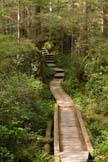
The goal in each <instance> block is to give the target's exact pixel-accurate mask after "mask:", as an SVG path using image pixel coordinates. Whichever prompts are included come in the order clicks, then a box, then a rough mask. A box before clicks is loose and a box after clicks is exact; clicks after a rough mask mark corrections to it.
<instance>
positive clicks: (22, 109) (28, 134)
mask: <svg viewBox="0 0 108 162" xmlns="http://www.w3.org/2000/svg"><path fill="white" fill-rule="evenodd" d="M0 82H1V85H0V94H1V95H0V132H1V133H0V149H1V154H0V161H1V162H2V161H3V162H5V161H6V162H7V161H9V160H10V161H11V162H13V161H25V162H31V161H33V159H35V158H36V151H35V152H34V151H33V150H34V148H36V147H39V146H38V141H37V139H36V132H38V131H39V130H44V129H45V128H46V123H47V120H48V118H49V117H52V114H53V110H52V105H53V101H52V99H51V95H49V90H47V89H48V87H47V86H45V85H44V84H43V83H42V82H41V81H40V80H35V79H34V78H31V77H28V76H27V75H25V74H21V73H18V74H16V73H14V75H11V76H10V77H7V78H6V79H3V80H2V79H1V80H0ZM46 92H47V95H49V99H48V100H47V98H46V96H47V95H46V96H45V94H46ZM49 101H50V102H49ZM40 132H42V133H43V131H40ZM32 136H33V137H34V139H35V142H34V141H33V143H32ZM34 145H35V146H34ZM30 150H31V151H30ZM10 161H9V162H10Z"/></svg>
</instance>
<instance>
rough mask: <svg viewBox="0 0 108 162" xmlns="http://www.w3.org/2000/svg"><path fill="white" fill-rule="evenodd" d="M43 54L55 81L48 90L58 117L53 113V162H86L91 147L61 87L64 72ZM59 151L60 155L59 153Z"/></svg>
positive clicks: (74, 109)
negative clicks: (52, 71) (56, 108)
mask: <svg viewBox="0 0 108 162" xmlns="http://www.w3.org/2000/svg"><path fill="white" fill-rule="evenodd" d="M43 53H47V57H46V58H47V64H48V66H49V67H50V68H52V69H53V70H55V71H56V74H55V79H53V81H51V83H50V90H51V92H52V94H53V96H54V97H55V99H56V102H57V105H58V109H59V114H58V115H59V116H58V117H57V113H55V114H56V116H55V118H54V120H55V127H54V129H56V130H54V132H55V134H56V135H55V138H54V140H56V141H55V142H54V143H55V149H54V151H55V157H56V158H55V162H87V160H88V154H89V150H92V146H91V145H90V141H89V140H88V136H87V133H86V130H85V127H84V125H83V124H82V119H81V118H80V119H78V118H79V117H80V114H79V113H78V111H76V106H75V105H74V103H73V101H72V99H71V97H70V96H69V95H68V94H66V92H64V90H63V89H62V87H61V81H62V79H63V77H64V70H63V69H61V68H57V67H56V65H55V64H54V60H53V59H54V56H53V55H49V54H48V51H46V50H45V49H43ZM56 120H58V121H56ZM58 129H59V131H58ZM84 134H86V137H87V139H85V138H86V137H84ZM88 141H89V142H88ZM86 143H87V144H86ZM59 144H60V145H59ZM59 146H60V147H59ZM86 146H87V147H86ZM88 148H89V150H88ZM61 151H62V153H60V152H61ZM58 153H60V155H59V154H58Z"/></svg>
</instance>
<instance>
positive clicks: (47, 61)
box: [46, 60, 55, 64]
mask: <svg viewBox="0 0 108 162" xmlns="http://www.w3.org/2000/svg"><path fill="white" fill-rule="evenodd" d="M54 62H55V61H54V60H46V63H51V64H52V63H54Z"/></svg>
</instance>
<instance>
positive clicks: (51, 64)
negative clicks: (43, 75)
mask: <svg viewBox="0 0 108 162" xmlns="http://www.w3.org/2000/svg"><path fill="white" fill-rule="evenodd" d="M47 65H48V66H49V67H50V68H55V67H56V65H55V64H54V63H47Z"/></svg>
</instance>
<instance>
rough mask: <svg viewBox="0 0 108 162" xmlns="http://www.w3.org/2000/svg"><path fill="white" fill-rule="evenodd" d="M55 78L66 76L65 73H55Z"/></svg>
mask: <svg viewBox="0 0 108 162" xmlns="http://www.w3.org/2000/svg"><path fill="white" fill-rule="evenodd" d="M54 78H56V79H57V78H58V79H59V78H60V79H62V78H64V73H56V74H55V75H54Z"/></svg>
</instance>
